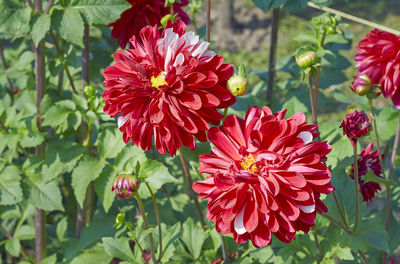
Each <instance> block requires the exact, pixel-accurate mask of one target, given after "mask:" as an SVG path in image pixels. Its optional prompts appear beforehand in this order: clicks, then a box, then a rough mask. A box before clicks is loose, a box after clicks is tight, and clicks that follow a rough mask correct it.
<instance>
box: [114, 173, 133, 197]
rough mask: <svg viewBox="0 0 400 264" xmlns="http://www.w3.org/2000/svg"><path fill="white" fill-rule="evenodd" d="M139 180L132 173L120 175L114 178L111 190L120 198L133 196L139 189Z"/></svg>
mask: <svg viewBox="0 0 400 264" xmlns="http://www.w3.org/2000/svg"><path fill="white" fill-rule="evenodd" d="M138 186H139V182H138V181H137V180H136V178H135V177H134V176H132V175H120V176H117V177H116V178H115V180H114V184H113V187H112V189H111V191H113V192H115V194H116V195H118V199H122V198H126V199H129V198H131V197H132V196H133V195H134V194H135V193H136V191H137V190H138Z"/></svg>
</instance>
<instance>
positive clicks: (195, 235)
mask: <svg viewBox="0 0 400 264" xmlns="http://www.w3.org/2000/svg"><path fill="white" fill-rule="evenodd" d="M204 240H205V233H204V231H203V230H202V229H201V228H200V227H199V226H197V225H196V224H195V223H194V222H193V219H192V218H189V219H188V220H186V222H185V223H183V234H182V241H183V243H185V245H186V247H187V248H188V249H189V251H190V253H191V255H192V256H193V257H194V259H198V257H199V256H200V253H201V248H202V247H203V243H204Z"/></svg>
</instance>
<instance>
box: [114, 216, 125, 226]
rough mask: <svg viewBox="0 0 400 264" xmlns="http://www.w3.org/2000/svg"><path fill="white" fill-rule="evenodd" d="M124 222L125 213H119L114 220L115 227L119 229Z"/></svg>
mask: <svg viewBox="0 0 400 264" xmlns="http://www.w3.org/2000/svg"><path fill="white" fill-rule="evenodd" d="M124 222H125V213H119V214H118V215H117V217H116V218H115V225H114V226H115V227H116V228H119V227H120V226H121V225H123V224H124Z"/></svg>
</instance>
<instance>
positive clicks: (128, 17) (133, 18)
mask: <svg viewBox="0 0 400 264" xmlns="http://www.w3.org/2000/svg"><path fill="white" fill-rule="evenodd" d="M127 1H128V2H129V3H130V4H131V5H132V7H131V8H129V9H128V10H126V11H125V12H123V13H122V15H121V17H120V18H119V19H118V20H117V21H115V22H113V23H111V24H109V26H111V27H113V29H112V31H111V37H112V39H118V43H119V45H120V46H121V48H125V47H126V44H127V43H128V40H129V39H130V38H131V37H132V36H136V38H139V33H140V30H141V29H142V28H144V27H145V26H147V25H149V26H154V25H157V26H161V23H160V20H161V18H162V17H163V16H165V15H167V14H169V13H170V12H171V8H170V7H169V6H165V1H164V0H127ZM187 4H189V1H188V0H180V3H178V1H176V2H175V3H174V5H173V7H174V12H175V13H177V14H178V17H179V18H180V19H182V20H183V22H185V23H186V24H189V23H190V20H189V17H188V15H187V14H186V13H185V12H184V11H183V10H182V7H183V6H185V5H187Z"/></svg>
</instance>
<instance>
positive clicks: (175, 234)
mask: <svg viewBox="0 0 400 264" xmlns="http://www.w3.org/2000/svg"><path fill="white" fill-rule="evenodd" d="M161 230H162V234H163V236H162V237H163V242H164V243H163V255H162V258H161V262H162V263H168V261H169V260H170V258H171V257H172V256H173V255H174V252H175V245H174V242H175V241H176V240H177V239H178V238H179V236H180V231H181V223H180V222H177V223H176V224H174V225H173V226H171V227H169V228H168V230H167V228H166V225H165V224H164V223H162V224H161ZM157 252H159V248H157Z"/></svg>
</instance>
